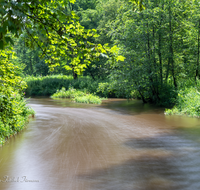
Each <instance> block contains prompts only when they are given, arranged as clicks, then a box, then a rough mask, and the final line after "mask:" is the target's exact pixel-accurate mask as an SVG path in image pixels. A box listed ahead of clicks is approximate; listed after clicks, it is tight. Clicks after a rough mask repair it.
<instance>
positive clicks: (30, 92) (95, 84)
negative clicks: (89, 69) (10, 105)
mask: <svg viewBox="0 0 200 190" xmlns="http://www.w3.org/2000/svg"><path fill="white" fill-rule="evenodd" d="M25 81H26V82H27V85H28V87H27V89H26V91H25V92H26V96H51V95H53V94H54V93H56V91H57V90H61V88H62V87H64V88H65V89H67V90H68V89H69V88H70V87H72V88H74V89H78V90H83V89H87V91H88V92H89V93H92V94H93V93H96V94H97V95H98V96H100V97H116V96H115V93H114V90H113V89H111V88H110V87H109V83H108V82H104V81H101V80H95V81H94V80H93V79H92V78H91V77H89V76H87V77H79V78H77V79H75V80H74V79H73V76H66V75H52V76H43V77H42V76H38V77H33V76H27V77H26V78H25Z"/></svg>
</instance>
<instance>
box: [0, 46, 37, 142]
mask: <svg viewBox="0 0 200 190" xmlns="http://www.w3.org/2000/svg"><path fill="white" fill-rule="evenodd" d="M14 58H15V57H14V55H13V52H12V49H10V50H8V49H7V50H0V144H3V143H4V142H5V140H6V139H7V138H9V137H10V136H12V135H14V134H16V133H17V132H19V131H20V130H22V129H23V128H24V127H25V124H26V122H27V118H28V116H29V115H30V114H33V111H32V110H31V109H29V108H28V107H27V106H26V102H25V101H24V98H23V95H24V94H23V93H24V91H23V90H24V88H25V87H26V83H25V82H24V81H23V80H22V78H21V77H18V76H17V71H18V68H17V67H16V66H14V65H13V63H12V62H11V60H12V59H14Z"/></svg>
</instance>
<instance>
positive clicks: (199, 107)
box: [165, 82, 200, 117]
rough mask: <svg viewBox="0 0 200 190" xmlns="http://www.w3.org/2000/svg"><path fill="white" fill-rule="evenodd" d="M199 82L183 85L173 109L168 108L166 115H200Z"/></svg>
mask: <svg viewBox="0 0 200 190" xmlns="http://www.w3.org/2000/svg"><path fill="white" fill-rule="evenodd" d="M197 83H198V84H192V85H188V84H185V85H182V86H181V88H180V90H179V91H178V97H177V99H176V104H175V106H174V107H173V108H172V109H166V111H165V114H166V115H187V116H191V117H200V88H199V82H197Z"/></svg>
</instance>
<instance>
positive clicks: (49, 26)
mask: <svg viewBox="0 0 200 190" xmlns="http://www.w3.org/2000/svg"><path fill="white" fill-rule="evenodd" d="M73 3H75V0H58V1H52V0H47V1H44V0H37V1H32V2H31V3H30V1H27V0H23V1H15V0H11V1H0V7H1V8H0V21H1V25H0V49H3V48H4V47H5V45H7V44H8V43H10V42H12V38H10V33H12V34H13V35H15V36H16V37H18V36H19V35H20V34H22V32H24V31H26V34H27V35H28V36H29V41H28V42H27V45H28V46H30V47H33V46H34V45H37V46H38V47H39V48H40V49H41V54H42V55H41V56H43V55H45V56H46V58H45V62H46V63H47V64H48V65H49V67H50V68H51V70H54V68H55V67H57V66H60V60H61V59H65V60H66V65H65V69H67V70H72V71H73V72H74V73H77V74H78V75H80V74H82V72H83V71H84V70H85V68H86V67H87V66H88V65H89V64H90V63H91V61H94V60H96V59H97V58H98V57H99V56H100V55H101V53H107V52H109V48H108V47H107V46H102V45H101V44H95V43H93V42H92V40H91V39H93V38H95V37H97V35H96V30H95V29H91V30H86V29H85V28H84V27H83V26H81V25H80V23H79V21H78V19H79V18H78V17H77V15H76V14H75V12H74V11H72V10H71V5H72V4H73Z"/></svg>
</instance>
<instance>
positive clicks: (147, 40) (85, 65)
mask: <svg viewBox="0 0 200 190" xmlns="http://www.w3.org/2000/svg"><path fill="white" fill-rule="evenodd" d="M11 46H12V47H13V48H14V49H12V48H10V47H11ZM0 49H1V52H0V55H1V57H0V66H1V67H0V104H1V107H0V114H1V115H0V117H1V120H0V126H1V129H0V134H1V138H4V139H5V138H6V137H9V136H10V135H12V134H14V133H16V132H17V131H19V130H20V129H21V128H23V126H24V124H25V121H26V118H27V116H28V115H29V111H30V110H29V109H28V108H27V107H26V105H25V102H24V100H23V92H24V90H25V86H26V84H25V82H23V80H22V78H20V76H21V77H24V78H25V77H26V79H25V80H26V81H27V83H28V88H27V89H26V93H27V95H28V96H32V95H48V96H49V95H52V94H54V93H55V92H56V91H57V90H61V89H62V87H65V88H66V89H67V90H68V89H69V87H70V86H71V87H73V88H75V89H82V90H83V89H86V90H87V92H90V93H96V94H97V95H99V96H101V97H105V96H106V97H123V98H139V99H142V101H143V102H144V103H146V102H151V103H155V104H159V105H163V106H165V107H170V106H172V105H174V104H175V105H176V106H175V108H174V109H172V110H167V111H166V113H168V114H187V115H193V116H199V115H200V112H199V104H200V99H199V87H198V86H199V85H198V84H199V82H198V79H199V78H200V3H199V1H198V0H191V1H180V0H98V1H96V0H77V1H75V0H58V1H50V0H47V1H44V0H36V1H32V2H30V1H27V0H23V1H18V0H10V1H0ZM14 52H15V53H16V55H17V58H16V59H13V56H14ZM29 75H31V76H29ZM53 75H56V76H53ZM66 75H68V76H66Z"/></svg>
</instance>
